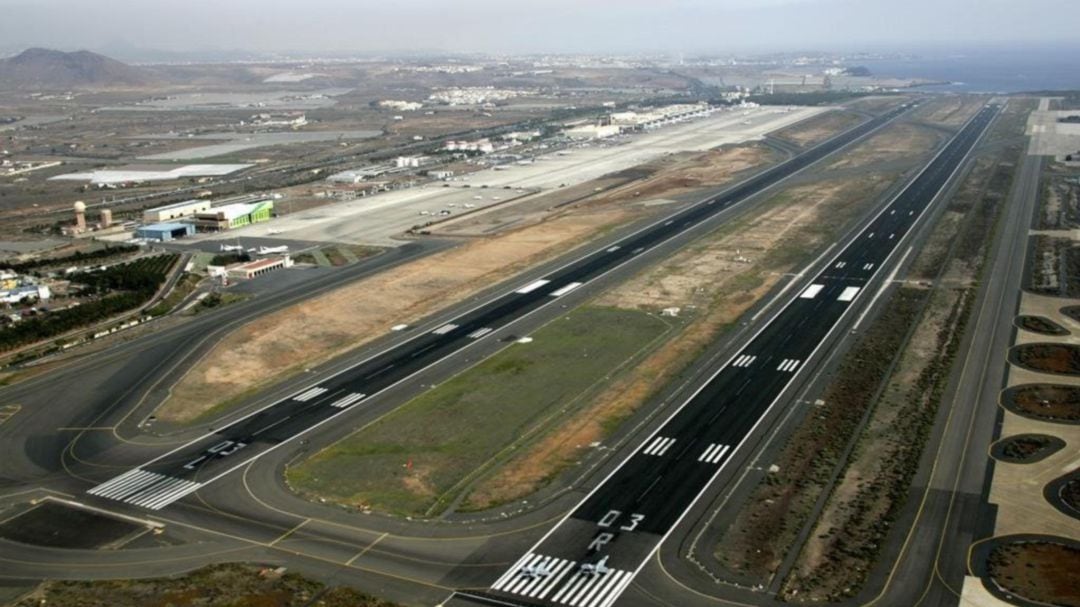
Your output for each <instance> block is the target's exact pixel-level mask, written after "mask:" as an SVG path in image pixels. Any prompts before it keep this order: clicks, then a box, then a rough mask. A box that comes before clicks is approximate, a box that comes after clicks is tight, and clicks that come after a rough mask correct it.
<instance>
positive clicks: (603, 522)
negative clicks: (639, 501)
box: [597, 510, 645, 531]
mask: <svg viewBox="0 0 1080 607" xmlns="http://www.w3.org/2000/svg"><path fill="white" fill-rule="evenodd" d="M620 516H622V511H621V510H608V513H607V514H605V515H604V518H602V519H600V522H599V523H597V526H598V527H603V528H605V529H606V528H608V527H610V526H612V525H613V524H614V523H615V521H617V520H619V517H620ZM643 520H645V515H644V514H631V515H630V522H629V523H627V524H626V525H623V526H622V527H619V531H633V530H634V529H637V526H638V525H639V524H641V521H643Z"/></svg>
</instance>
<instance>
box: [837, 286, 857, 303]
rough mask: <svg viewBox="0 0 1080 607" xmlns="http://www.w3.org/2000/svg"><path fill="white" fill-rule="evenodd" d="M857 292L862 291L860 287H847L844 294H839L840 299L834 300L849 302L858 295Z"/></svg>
mask: <svg viewBox="0 0 1080 607" xmlns="http://www.w3.org/2000/svg"><path fill="white" fill-rule="evenodd" d="M859 291H862V287H847V288H845V289H844V292H843V293H841V294H840V297H837V298H836V300H837V301H851V300H853V299H855V296H856V295H858V294H859Z"/></svg>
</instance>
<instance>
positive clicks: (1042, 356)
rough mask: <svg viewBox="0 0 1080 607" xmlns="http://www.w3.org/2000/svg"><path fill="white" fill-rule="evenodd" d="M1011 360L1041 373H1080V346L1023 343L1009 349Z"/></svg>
mask: <svg viewBox="0 0 1080 607" xmlns="http://www.w3.org/2000/svg"><path fill="white" fill-rule="evenodd" d="M1009 362H1011V363H1013V364H1014V365H1020V366H1021V367H1024V368H1027V369H1031V370H1032V371H1038V372H1040V373H1056V374H1058V375H1080V346H1074V345H1072V344H1048V343H1036V344H1021V345H1019V346H1013V347H1012V348H1011V349H1010V350H1009Z"/></svg>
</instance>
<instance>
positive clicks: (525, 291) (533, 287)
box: [514, 280, 551, 295]
mask: <svg viewBox="0 0 1080 607" xmlns="http://www.w3.org/2000/svg"><path fill="white" fill-rule="evenodd" d="M549 282H551V281H550V280H537V281H534V282H530V283H529V284H527V285H525V286H524V287H521V288H520V289H518V290H517V291H514V293H519V294H521V295H527V294H529V293H532V292H533V291H535V290H537V289H539V288H540V287H542V286H544V285H546V284H547V283H549Z"/></svg>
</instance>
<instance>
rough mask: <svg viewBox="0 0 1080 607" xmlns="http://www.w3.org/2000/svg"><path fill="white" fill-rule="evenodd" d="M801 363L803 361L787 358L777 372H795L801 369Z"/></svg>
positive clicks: (777, 368)
mask: <svg viewBox="0 0 1080 607" xmlns="http://www.w3.org/2000/svg"><path fill="white" fill-rule="evenodd" d="M800 362H802V361H799V360H796V359H794V358H785V359H784V360H783V362H781V363H780V366H778V367H776V370H777V371H784V372H790V371H794V370H795V369H797V368H798V367H799V363H800Z"/></svg>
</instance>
